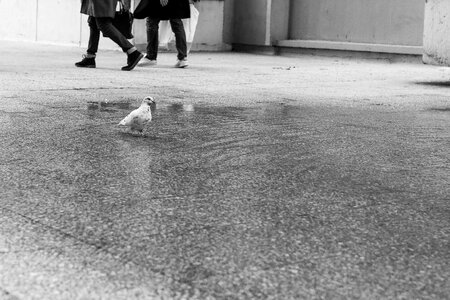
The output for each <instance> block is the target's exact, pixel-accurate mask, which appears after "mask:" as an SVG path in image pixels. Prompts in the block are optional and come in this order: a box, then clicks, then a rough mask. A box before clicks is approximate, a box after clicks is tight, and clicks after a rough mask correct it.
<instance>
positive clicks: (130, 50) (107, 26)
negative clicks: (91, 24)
mask: <svg viewBox="0 0 450 300" xmlns="http://www.w3.org/2000/svg"><path fill="white" fill-rule="evenodd" d="M95 19H96V22H97V27H98V29H100V31H101V32H102V33H103V35H104V36H105V37H109V38H110V39H111V40H113V41H114V42H115V43H116V44H117V45H119V47H120V48H122V50H123V52H126V53H127V55H128V59H127V65H126V66H124V67H122V70H123V71H131V70H133V69H134V67H135V66H136V65H137V63H138V62H139V61H140V60H141V59H142V58H143V57H144V55H142V53H141V52H139V51H137V49H136V47H134V46H133V44H131V43H130V42H129V41H128V40H127V38H126V37H125V36H123V34H122V33H120V31H119V30H118V29H117V28H116V27H115V26H114V25H113V24H112V18H95Z"/></svg>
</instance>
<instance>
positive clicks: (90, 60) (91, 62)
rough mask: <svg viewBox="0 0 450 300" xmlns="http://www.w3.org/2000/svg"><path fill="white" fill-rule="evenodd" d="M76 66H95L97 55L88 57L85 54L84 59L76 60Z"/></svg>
mask: <svg viewBox="0 0 450 300" xmlns="http://www.w3.org/2000/svg"><path fill="white" fill-rule="evenodd" d="M75 66H77V67H79V68H95V57H86V55H83V59H82V60H81V61H79V62H76V63H75Z"/></svg>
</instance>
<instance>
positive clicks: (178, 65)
mask: <svg viewBox="0 0 450 300" xmlns="http://www.w3.org/2000/svg"><path fill="white" fill-rule="evenodd" d="M187 66H189V63H188V60H187V58H184V59H179V60H178V61H177V63H176V64H175V68H186V67H187Z"/></svg>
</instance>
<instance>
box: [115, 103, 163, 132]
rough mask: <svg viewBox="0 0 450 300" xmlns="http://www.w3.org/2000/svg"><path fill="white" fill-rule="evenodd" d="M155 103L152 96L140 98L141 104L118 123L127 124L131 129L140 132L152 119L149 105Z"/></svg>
mask: <svg viewBox="0 0 450 300" xmlns="http://www.w3.org/2000/svg"><path fill="white" fill-rule="evenodd" d="M153 103H155V100H153V98H152V97H145V98H144V100H142V103H141V106H139V107H138V108H136V109H135V110H133V111H132V112H130V113H129V114H128V116H126V117H125V118H123V120H122V121H120V123H119V125H122V126H127V127H129V128H130V129H131V131H138V132H140V133H142V131H143V130H144V128H145V126H146V125H147V123H149V122H150V121H151V120H152V111H151V109H150V105H151V104H153Z"/></svg>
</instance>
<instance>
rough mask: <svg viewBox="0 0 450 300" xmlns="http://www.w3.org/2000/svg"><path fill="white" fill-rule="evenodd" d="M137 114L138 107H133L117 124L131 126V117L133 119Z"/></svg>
mask: <svg viewBox="0 0 450 300" xmlns="http://www.w3.org/2000/svg"><path fill="white" fill-rule="evenodd" d="M138 115H139V109H135V110H133V111H132V112H130V113H129V114H128V116H126V117H125V118H123V120H122V121H120V123H119V125H123V126H131V124H132V122H133V119H135V118H136V117H137V116H138Z"/></svg>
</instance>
